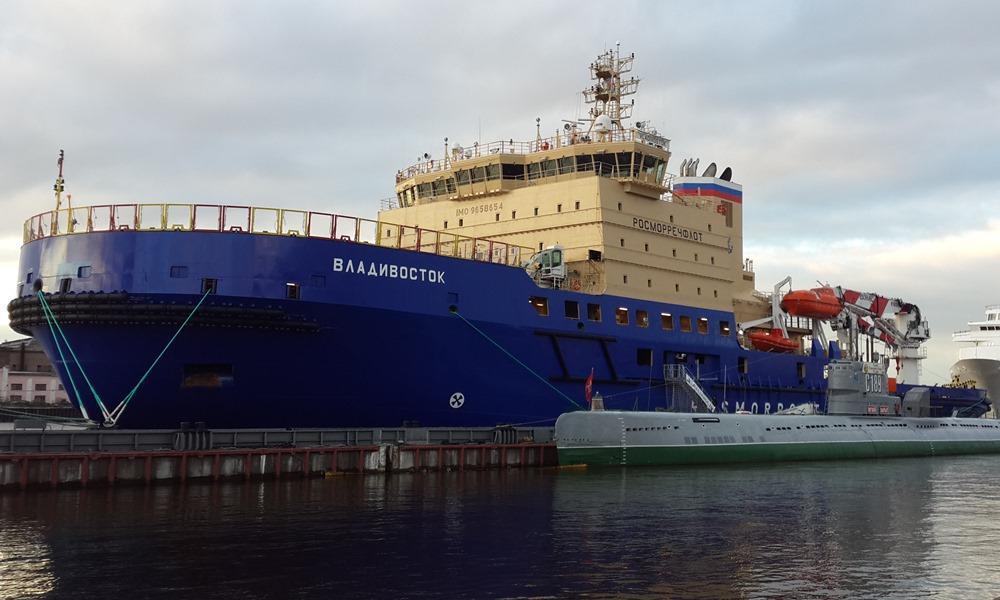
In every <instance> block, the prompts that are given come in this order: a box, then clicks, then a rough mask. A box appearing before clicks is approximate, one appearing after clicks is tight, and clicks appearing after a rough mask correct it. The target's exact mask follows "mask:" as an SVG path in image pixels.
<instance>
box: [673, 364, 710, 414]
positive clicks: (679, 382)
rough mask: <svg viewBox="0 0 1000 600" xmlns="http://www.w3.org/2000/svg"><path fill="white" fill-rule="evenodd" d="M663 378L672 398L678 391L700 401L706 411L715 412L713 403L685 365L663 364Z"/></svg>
mask: <svg viewBox="0 0 1000 600" xmlns="http://www.w3.org/2000/svg"><path fill="white" fill-rule="evenodd" d="M663 380H664V382H666V384H667V386H668V388H669V389H670V390H671V395H672V396H673V397H674V398H676V397H677V392H678V391H680V392H681V393H682V394H683V397H685V398H688V399H689V400H697V401H698V402H700V403H701V406H703V407H704V408H705V411H706V412H712V413H714V412H715V410H716V409H715V403H714V402H712V399H711V398H709V397H708V394H706V393H705V390H704V389H703V388H702V387H701V384H699V383H698V380H697V379H695V378H694V377H692V376H691V373H689V372H688V370H687V367H686V366H685V365H663ZM692 404H693V403H692ZM698 412H700V411H698Z"/></svg>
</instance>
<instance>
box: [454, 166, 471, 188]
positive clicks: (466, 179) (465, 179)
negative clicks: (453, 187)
mask: <svg viewBox="0 0 1000 600" xmlns="http://www.w3.org/2000/svg"><path fill="white" fill-rule="evenodd" d="M455 177H456V179H458V185H468V184H469V183H471V181H472V173H470V172H469V170H468V169H463V170H461V171H459V172H457V173H455Z"/></svg>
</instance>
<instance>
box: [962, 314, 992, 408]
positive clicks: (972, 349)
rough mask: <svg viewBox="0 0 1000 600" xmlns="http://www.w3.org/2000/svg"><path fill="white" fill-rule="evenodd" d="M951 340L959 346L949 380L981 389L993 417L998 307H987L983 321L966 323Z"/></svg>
mask: <svg viewBox="0 0 1000 600" xmlns="http://www.w3.org/2000/svg"><path fill="white" fill-rule="evenodd" d="M952 340H954V341H955V342H956V343H959V344H962V345H963V347H962V348H960V349H959V351H958V362H956V363H955V364H954V365H952V366H951V375H952V377H955V378H958V380H959V381H961V382H975V386H976V387H978V388H983V389H985V390H986V392H987V394H989V399H990V401H991V402H993V403H994V408H993V413H994V414H996V402H997V401H998V400H1000V304H991V305H989V306H987V307H986V318H985V319H984V320H982V321H969V329H967V330H965V331H956V332H955V333H954V335H952Z"/></svg>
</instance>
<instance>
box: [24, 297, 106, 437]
mask: <svg viewBox="0 0 1000 600" xmlns="http://www.w3.org/2000/svg"><path fill="white" fill-rule="evenodd" d="M38 300H39V304H40V305H41V306H42V314H44V315H45V321H46V323H47V324H48V326H49V333H51V334H52V341H53V342H54V343H55V345H56V351H57V352H58V353H59V360H60V361H61V362H62V364H64V365H66V375H67V376H68V377H69V384H70V387H71V388H73V394H74V395H75V396H76V403H77V406H79V408H80V413H81V414H83V418H85V419H87V420H88V421H89V420H90V415H89V414H88V413H87V407H86V406H84V405H83V399H82V398H81V397H80V390H78V389H77V387H76V380H74V379H73V369H72V366H73V365H72V364H71V363H68V362H67V361H66V355H65V354H63V351H62V346H60V345H59V336H58V335H57V334H56V330H55V328H54V327H53V326H52V324H53V320H54V319H55V317H54V316H50V315H49V312H48V310H47V307H48V304H47V303H46V302H45V296H44V294H42V292H41V290H39V292H38ZM74 360H75V359H74ZM22 366H23V365H22ZM77 366H78V367H79V365H77ZM80 372H81V373H82V372H83V370H82V369H81V370H80Z"/></svg>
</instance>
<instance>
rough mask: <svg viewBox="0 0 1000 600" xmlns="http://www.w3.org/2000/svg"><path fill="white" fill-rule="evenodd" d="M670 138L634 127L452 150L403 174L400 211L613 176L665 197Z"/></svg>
mask: <svg viewBox="0 0 1000 600" xmlns="http://www.w3.org/2000/svg"><path fill="white" fill-rule="evenodd" d="M669 159H670V140H668V139H666V138H664V137H662V136H660V135H658V134H656V133H653V132H647V131H643V130H642V129H639V128H632V129H627V130H622V131H608V132H604V133H602V134H596V133H594V134H584V133H581V132H579V131H577V130H576V129H574V128H568V129H566V130H564V131H563V132H557V133H556V134H555V135H554V136H552V137H548V138H544V139H538V140H536V141H533V142H515V141H514V140H509V141H498V142H491V143H489V144H485V145H482V146H480V145H479V144H475V145H474V146H473V147H472V148H471V149H465V148H462V147H461V146H456V147H455V148H452V149H451V151H450V153H449V152H448V151H447V150H446V154H445V158H444V159H442V160H438V161H434V160H430V159H428V160H426V161H423V162H420V163H417V164H415V165H412V166H410V167H407V168H406V169H403V170H401V171H399V172H398V173H397V176H396V198H397V203H396V205H395V207H408V206H415V205H418V204H425V203H428V202H435V201H439V200H459V201H460V200H469V199H478V198H482V197H489V196H495V195H502V194H506V193H508V192H511V191H514V190H518V189H521V188H525V187H528V186H533V185H540V184H547V183H558V182H565V181H569V180H572V179H575V178H580V177H591V176H598V177H607V178H610V179H613V180H616V181H618V182H620V183H622V184H624V186H625V191H627V192H630V193H634V194H639V195H643V196H647V197H649V198H654V199H655V198H659V197H660V196H661V195H662V194H664V193H666V192H667V191H668V190H669V185H668V180H667V161H668V160H669Z"/></svg>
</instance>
